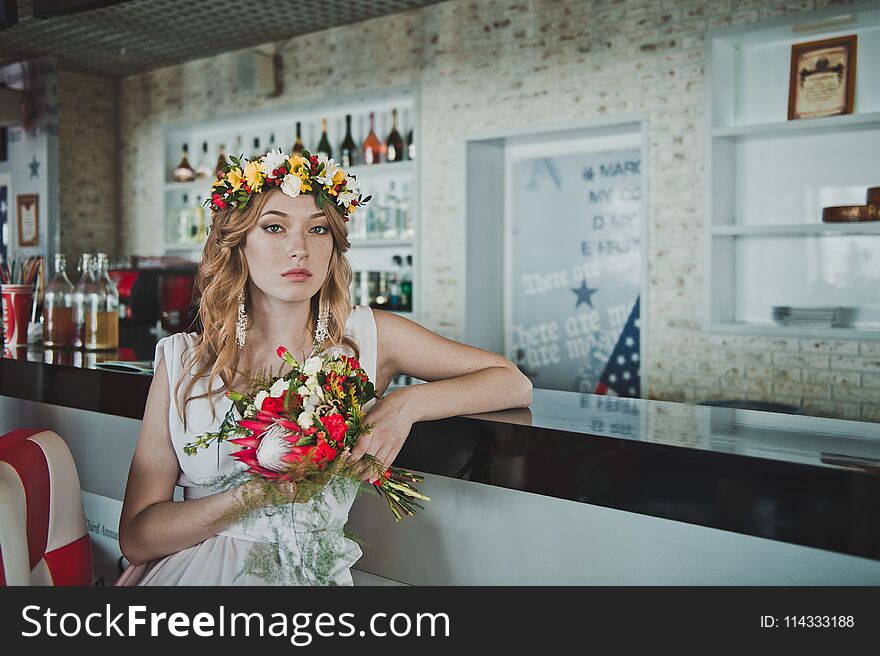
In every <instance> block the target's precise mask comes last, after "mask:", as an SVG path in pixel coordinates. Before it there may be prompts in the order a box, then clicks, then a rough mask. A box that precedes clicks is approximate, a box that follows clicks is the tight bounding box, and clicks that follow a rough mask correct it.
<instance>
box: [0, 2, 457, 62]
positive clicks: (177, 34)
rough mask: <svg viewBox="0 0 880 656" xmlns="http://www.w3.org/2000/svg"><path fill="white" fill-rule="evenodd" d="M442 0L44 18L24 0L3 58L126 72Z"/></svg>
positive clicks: (2, 42) (162, 7) (159, 6)
mask: <svg viewBox="0 0 880 656" xmlns="http://www.w3.org/2000/svg"><path fill="white" fill-rule="evenodd" d="M439 1H440V0H341V1H337V0H259V2H245V3H242V2H241V1H240V0H127V1H123V2H119V3H118V4H115V5H112V6H108V7H102V8H99V9H92V10H89V11H81V12H78V13H73V14H67V15H64V16H57V17H54V18H48V19H40V18H34V16H33V9H32V6H31V4H32V3H31V0H19V1H18V20H19V22H18V24H16V25H13V26H12V27H9V28H6V29H4V30H0V65H3V64H8V63H11V62H17V61H21V60H24V59H32V58H35V57H41V56H52V57H55V58H57V60H58V65H59V67H60V68H62V69H64V70H69V71H77V72H81V73H90V74H93V75H102V76H106V77H125V76H127V75H133V74H136V73H143V72H145V71H149V70H152V69H156V68H162V67H164V66H171V65H173V64H180V63H182V62H185V61H190V60H192V59H200V58H202V57H210V56H212V55H216V54H219V53H221V52H229V51H232V50H240V49H244V48H251V47H254V46H259V45H263V44H266V43H271V42H273V41H282V40H285V39H289V38H291V37H294V36H298V35H301V34H308V33H309V32H318V31H321V30H325V29H328V28H330V27H338V26H340V25H345V24H349V23H359V22H361V21H364V20H367V19H369V18H377V17H380V16H385V15H388V14H393V13H396V12H400V11H406V10H409V9H417V8H419V7H424V6H427V5H432V4H437V2H439ZM243 8H245V9H244V11H243ZM253 8H258V9H259V10H258V11H253ZM230 17H232V19H231V20H230Z"/></svg>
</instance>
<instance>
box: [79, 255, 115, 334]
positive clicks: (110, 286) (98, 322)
mask: <svg viewBox="0 0 880 656" xmlns="http://www.w3.org/2000/svg"><path fill="white" fill-rule="evenodd" d="M96 257H97V259H96V266H95V274H96V275H95V281H94V284H93V285H92V288H91V290H90V291H89V293H88V294H87V295H86V303H85V348H86V349H87V350H89V351H101V350H107V349H116V348H119V292H118V291H117V290H116V284H115V283H114V282H113V281H112V280H111V279H110V277H109V276H108V275H107V270H108V264H109V261H108V259H107V254H106V253H98V254H97V256H96Z"/></svg>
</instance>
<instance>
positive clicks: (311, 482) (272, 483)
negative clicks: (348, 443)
mask: <svg viewBox="0 0 880 656" xmlns="http://www.w3.org/2000/svg"><path fill="white" fill-rule="evenodd" d="M346 455H347V451H344V452H343V453H341V454H339V457H338V458H336V459H335V460H334V461H333V462H331V463H329V464H328V465H327V467H325V468H324V469H323V470H321V471H320V472H314V473H313V474H311V475H310V476H309V479H308V480H307V481H303V480H292V481H279V480H269V479H260V478H252V479H251V480H249V481H247V482H246V483H243V484H242V485H240V486H239V488H238V489H237V491H236V497H237V501H238V502H239V503H241V504H243V505H244V506H245V507H248V508H255V507H259V506H273V505H282V504H285V503H306V502H308V501H309V500H310V499H311V498H312V497H313V496H314V495H315V494H317V493H318V492H319V491H321V490H322V489H323V488H324V486H325V485H326V484H327V483H328V482H329V481H330V478H331V477H332V476H333V475H334V474H336V473H338V472H339V471H340V470H341V469H342V468H343V467H344V466H345V462H346V458H345V456H346Z"/></svg>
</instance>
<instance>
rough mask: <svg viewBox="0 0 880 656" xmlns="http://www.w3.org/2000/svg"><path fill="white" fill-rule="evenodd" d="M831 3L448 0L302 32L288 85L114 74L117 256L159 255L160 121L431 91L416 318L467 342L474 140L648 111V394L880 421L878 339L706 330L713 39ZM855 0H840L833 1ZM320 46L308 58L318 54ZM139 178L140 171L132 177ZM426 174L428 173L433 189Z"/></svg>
mask: <svg viewBox="0 0 880 656" xmlns="http://www.w3.org/2000/svg"><path fill="white" fill-rule="evenodd" d="M829 4H835V3H833V2H826V1H824V0H815V1H814V0H804V1H800V2H772V1H770V2H756V1H748V0H746V1H743V2H737V1H735V0H733V1H732V0H721V1H712V2H706V1H694V0H680V1H663V2H661V1H659V0H653V1H645V0H621V1H618V2H598V1H597V2H575V1H572V0H556V1H552V0H532V1H526V0H498V1H480V2H476V1H466V0H453V1H451V2H445V3H443V4H439V5H435V6H431V7H427V8H425V9H422V10H417V11H411V12H406V13H401V14H397V15H395V16H393V17H388V18H381V19H377V20H372V21H368V22H365V23H361V24H358V25H354V26H349V27H343V28H336V29H331V30H327V31H324V32H321V33H318V34H311V35H307V36H303V37H299V38H296V39H293V40H291V41H289V42H287V43H286V44H285V45H284V47H283V56H284V70H285V80H284V90H285V91H284V95H283V97H281V98H279V99H272V100H271V101H260V100H254V99H253V98H250V97H243V96H240V95H239V94H237V93H236V91H235V66H234V59H233V55H222V56H219V57H213V58H210V59H204V60H199V61H194V62H190V63H187V64H185V65H182V66H175V67H171V68H166V69H162V70H159V71H155V72H153V73H149V74H146V75H140V76H135V77H131V78H127V79H125V80H123V81H122V84H121V104H120V110H121V124H120V127H121V148H122V170H123V171H124V172H125V175H124V176H123V178H122V182H121V192H122V199H123V205H122V230H121V235H122V236H123V244H122V247H123V250H128V251H137V252H142V253H157V252H158V251H156V248H157V246H156V244H159V243H161V230H162V222H161V216H159V213H158V211H157V207H156V205H155V204H154V201H153V199H154V198H155V195H156V193H157V192H156V190H157V189H160V188H161V184H162V182H163V180H162V171H161V168H160V167H159V166H158V165H156V166H144V162H151V161H152V162H159V161H160V160H161V156H162V125H163V122H165V121H169V120H184V119H188V120H197V119H200V118H207V117H210V116H215V115H221V114H224V113H226V112H228V111H232V110H231V109H230V108H235V111H241V110H243V109H244V108H246V107H250V108H252V109H258V108H261V107H271V106H278V105H284V104H285V103H291V102H303V101H308V100H312V99H321V98H327V97H333V95H334V94H338V93H339V92H340V90H341V89H342V90H345V91H347V92H350V91H356V90H360V89H376V88H382V87H386V86H392V85H406V84H419V85H421V88H422V116H421V135H420V136H421V143H420V144H419V153H420V154H421V155H422V156H423V164H422V169H421V174H422V185H421V188H422V189H423V190H425V191H424V192H423V194H422V198H421V208H420V215H421V216H422V217H430V220H426V221H423V222H422V223H421V225H420V231H421V238H422V239H423V240H425V243H433V244H443V245H444V248H442V249H433V248H425V249H423V250H422V262H421V263H420V265H419V266H420V268H419V272H420V275H421V292H422V294H423V297H424V298H430V299H431V303H430V304H428V306H427V307H426V308H425V311H424V314H423V315H422V316H421V318H420V319H421V321H422V323H424V324H425V325H426V326H427V327H429V328H431V329H432V330H435V331H437V332H438V333H440V334H443V335H446V336H448V337H451V338H453V339H454V338H457V337H458V336H459V335H460V329H461V326H460V325H459V322H460V316H461V305H462V290H463V281H461V280H458V279H457V277H456V274H457V272H458V271H459V270H460V269H459V266H460V262H461V260H462V258H463V257H464V244H463V241H462V231H461V225H462V216H463V214H464V199H463V197H462V195H461V193H460V189H459V188H458V184H459V180H458V167H459V166H460V161H461V159H462V157H463V155H464V146H463V139H464V137H465V136H468V137H470V136H472V135H474V134H479V133H480V131H481V130H483V131H490V130H496V129H498V128H501V127H505V128H509V129H512V130H513V129H518V128H524V127H531V128H534V129H535V130H539V129H541V127H542V126H548V127H549V126H552V124H554V123H556V122H560V123H561V122H567V121H575V120H580V121H586V120H589V119H590V118H598V117H609V116H614V115H617V114H632V113H637V112H643V113H645V114H647V116H648V120H649V129H648V133H649V138H650V144H649V147H650V161H649V162H648V167H647V170H648V172H649V173H648V175H649V199H650V200H649V209H648V212H649V213H648V216H647V217H646V220H647V222H648V247H649V263H648V266H649V289H648V299H647V300H648V308H649V311H648V312H649V313H648V315H647V326H646V330H647V339H648V341H647V347H648V371H647V381H648V391H649V396H650V397H651V398H660V399H669V400H678V401H693V400H701V399H707V398H750V399H769V400H777V401H783V402H791V403H793V404H796V405H803V406H804V407H805V408H806V410H807V411H808V412H810V413H813V414H817V415H825V416H839V417H847V418H862V419H866V420H871V421H880V344H876V343H861V344H860V343H858V342H827V341H821V340H819V341H817V340H798V339H767V338H760V337H739V336H737V337H728V336H720V335H708V334H703V333H702V332H701V330H700V323H701V317H702V316H703V307H702V289H703V271H704V262H703V259H702V258H703V249H702V240H703V219H704V217H703V214H704V210H703V200H704V199H703V191H702V190H703V164H702V159H703V147H704V142H703V139H704V135H703V132H704V130H703V91H704V82H703V70H702V68H703V34H704V32H705V31H706V30H707V29H715V28H721V27H727V26H731V25H738V24H745V23H751V22H755V21H758V20H762V19H766V18H769V17H772V16H775V15H778V14H783V13H795V12H804V11H810V10H813V9H819V8H822V7H825V6H827V5H829ZM837 4H846V3H837ZM309 53H315V54H309ZM135 171H137V176H135V175H134V173H135ZM429 183H430V184H429Z"/></svg>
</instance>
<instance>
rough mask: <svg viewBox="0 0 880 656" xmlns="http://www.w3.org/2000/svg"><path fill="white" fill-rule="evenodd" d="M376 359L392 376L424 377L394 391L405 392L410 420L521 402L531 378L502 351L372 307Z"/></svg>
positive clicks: (528, 400)
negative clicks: (447, 335)
mask: <svg viewBox="0 0 880 656" xmlns="http://www.w3.org/2000/svg"><path fill="white" fill-rule="evenodd" d="M373 314H374V315H375V317H376V328H377V332H378V358H379V362H383V361H384V362H386V363H387V366H388V367H389V368H390V369H391V371H392V376H394V375H397V374H406V375H409V376H413V377H415V378H418V379H420V380H424V381H427V383H428V384H425V385H412V386H410V387H406V388H402V389H400V390H397V391H395V392H394V394H403V395H406V396H408V397H409V399H410V400H409V403H408V404H407V405H409V406H412V408H411V413H412V414H411V417H412V419H413V421H427V420H431V419H441V418H443V417H451V416H455V415H464V414H473V413H477V412H491V411H492V410H504V409H507V408H525V407H528V405H529V404H530V403H531V402H532V382H531V381H530V380H529V379H528V377H527V376H526V375H525V374H524V373H522V372H521V371H520V370H519V369H518V368H517V366H516V365H515V364H513V362H511V361H510V360H508V359H507V358H505V357H504V356H503V355H499V354H497V353H492V352H491V351H486V350H484V349H480V348H476V347H474V346H468V345H467V344H462V343H461V342H456V341H454V340H451V339H446V338H445V337H441V336H440V335H438V334H436V333H434V332H432V331H430V330H428V329H427V328H425V327H423V326H421V325H419V324H417V323H416V322H414V321H410V320H409V319H407V318H405V317H401V316H399V315H396V314H393V313H391V312H384V311H382V310H373Z"/></svg>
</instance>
